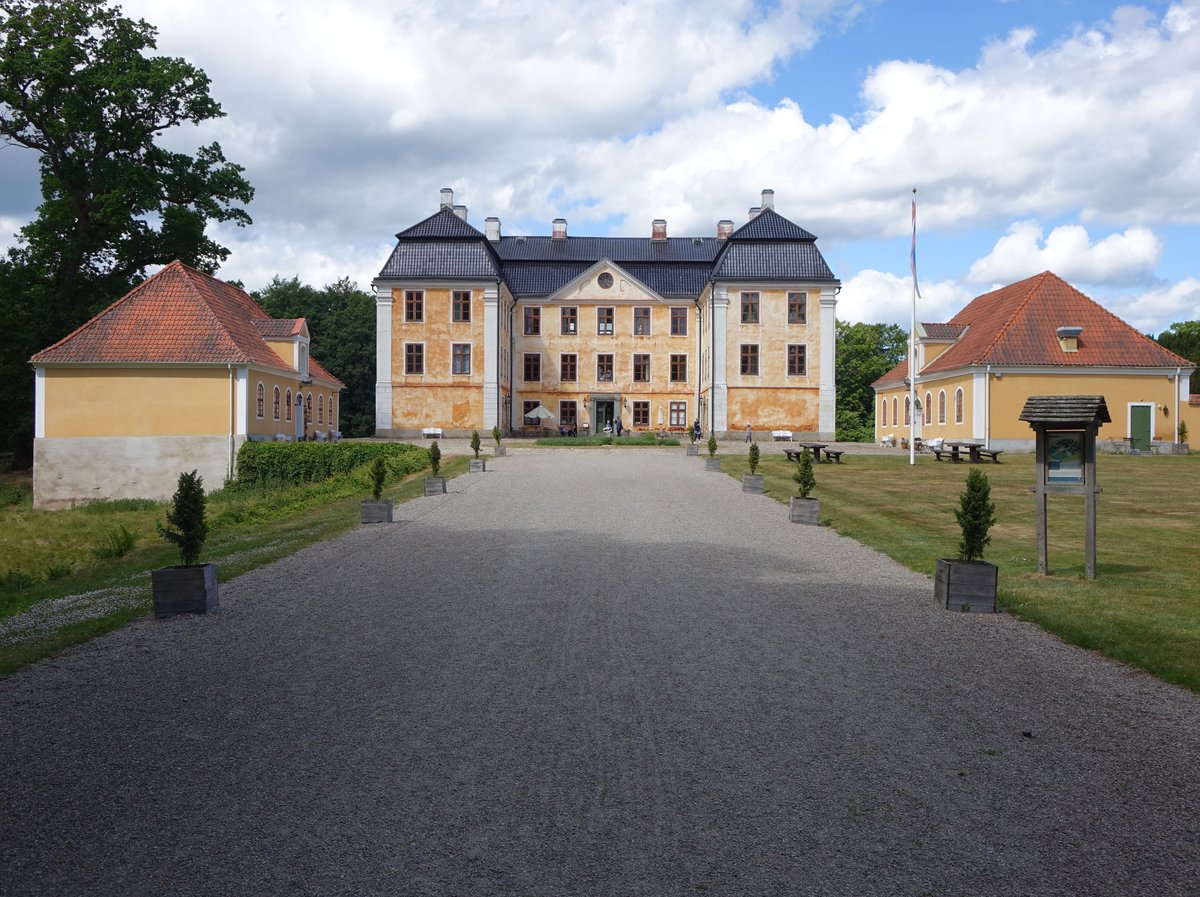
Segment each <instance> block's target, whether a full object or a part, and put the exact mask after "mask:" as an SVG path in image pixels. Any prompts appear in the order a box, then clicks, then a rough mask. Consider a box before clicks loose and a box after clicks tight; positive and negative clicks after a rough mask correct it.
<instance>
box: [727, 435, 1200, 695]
mask: <svg viewBox="0 0 1200 897" xmlns="http://www.w3.org/2000/svg"><path fill="white" fill-rule="evenodd" d="M719 457H720V458H721V466H722V470H724V471H725V472H727V473H729V474H730V475H732V476H734V477H737V478H740V477H741V476H742V474H745V473H749V470H750V467H749V463H748V462H747V460H746V458H745V457H744V456H735V455H724V456H719ZM843 460H844V462H845V463H843V464H819V465H815V469H816V476H817V487H816V490H815V491H814V492H813V496H814V497H815V498H819V499H820V500H821V518H822V521H824V522H828V523H829V524H830V525H831V526H832V527H833V528H834V529H836V530H837V531H838V532H839V533H841V534H843V535H846V536H850V537H851V538H854V539H857V540H858V541H860V542H863V543H865V544H867V545H870V546H871V547H873V548H875V549H877V550H879V551H881V552H883V553H884V554H886V555H888V556H889V557H891V558H893V559H895V560H896V561H899V562H900V563H901V564H903V565H904V566H906V567H909V568H910V569H912V570H916V571H918V572H920V573H925V574H928V575H929V576H932V575H933V571H934V566H935V561H936V559H937V558H938V557H954V556H955V554H956V553H957V549H958V542H959V538H960V534H959V529H958V523H957V521H956V520H955V518H954V509H955V508H956V507H957V506H958V500H959V495H960V494H961V492H962V491H963V488H964V486H965V481H966V475H967V470H968V469H969V465H967V464H958V465H954V464H950V463H947V462H941V463H939V462H936V461H934V460H933V459H932V458H930V457H926V456H918V458H917V464H916V465H915V466H911V467H910V466H909V464H908V458H907V457H903V458H901V457H890V456H875V455H847V456H846V457H845V458H844V459H843ZM982 469H983V471H984V472H985V473H986V474H987V476H988V480H989V482H990V483H991V487H992V501H993V502H995V504H996V509H997V523H996V525H995V526H994V527H993V528H992V531H991V539H992V541H991V544H990V545H989V546H988V548H987V552H986V554H985V559H986V560H988V561H991V562H992V563H994V564H997V565H998V566H999V568H1000V588H999V599H1000V602H1001V604H1002V605H1003V606H1004V608H1005V609H1006V610H1008V611H1009V612H1010V613H1012V614H1014V615H1016V616H1018V617H1020V618H1022V619H1025V620H1029V621H1032V622H1034V623H1037V624H1038V625H1040V626H1043V627H1045V628H1046V629H1048V630H1050V631H1051V632H1053V633H1055V634H1056V635H1058V636H1059V637H1061V638H1062V639H1063V640H1064V641H1067V642H1069V643H1071V644H1074V645H1079V646H1081V647H1084V648H1089V649H1092V650H1096V651H1100V652H1101V653H1103V654H1106V655H1108V656H1109V657H1112V658H1114V659H1116V660H1120V661H1123V662H1125V663H1128V664H1131V665H1133V666H1136V667H1140V668H1141V669H1143V670H1146V671H1147V672H1150V673H1153V674H1154V675H1155V676H1158V677H1160V678H1162V679H1165V680H1167V681H1168V682H1174V683H1177V684H1179V685H1183V686H1186V687H1187V688H1189V689H1192V690H1194V691H1200V552H1197V551H1196V544H1195V543H1196V533H1197V525H1196V497H1197V496H1200V455H1187V456H1179V455H1168V456H1138V457H1134V456H1126V455H1103V456H1102V457H1101V458H1100V461H1099V466H1098V470H1097V473H1098V476H1099V481H1100V486H1101V487H1102V489H1103V492H1101V493H1100V496H1099V509H1098V514H1097V530H1098V536H1097V538H1098V542H1097V558H1098V560H1097V567H1098V575H1097V578H1096V579H1095V580H1093V581H1088V580H1086V579H1084V578H1083V576H1084V568H1083V561H1084V558H1083V498H1082V496H1065V495H1052V496H1050V501H1049V534H1050V540H1049V567H1050V573H1049V574H1048V575H1045V576H1043V575H1040V574H1039V573H1038V572H1037V544H1036V542H1035V540H1034V538H1035V536H1034V507H1033V497H1032V495H1031V493H1030V489H1031V488H1032V486H1033V479H1034V461H1033V456H1032V455H1014V456H1011V457H1010V458H1005V462H1004V463H1002V464H984V465H983V466H982ZM794 471H795V465H794V464H792V463H790V462H788V461H787V460H786V459H783V458H778V457H764V458H763V459H762V460H761V461H760V462H759V466H758V472H759V473H760V474H762V475H764V477H765V483H764V486H765V491H766V494H768V495H770V496H771V497H772V498H775V499H776V500H778V501H780V502H784V503H786V502H787V501H788V498H789V497H790V496H792V495H795V494H796V484H795V483H794V482H793V481H792V479H791V476H792V473H793V472H794ZM1187 496H1191V498H1190V499H1188V498H1187ZM932 590H933V584H932V582H931V583H930V595H931V596H932V593H933V592H932Z"/></svg>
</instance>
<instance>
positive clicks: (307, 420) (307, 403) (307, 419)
mask: <svg viewBox="0 0 1200 897" xmlns="http://www.w3.org/2000/svg"><path fill="white" fill-rule="evenodd" d="M311 423H312V393H311V392H310V393H309V394H308V395H307V396H305V397H304V426H306V427H307V426H308V425H309V424H311Z"/></svg>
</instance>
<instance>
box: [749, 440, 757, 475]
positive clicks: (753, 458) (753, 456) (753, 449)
mask: <svg viewBox="0 0 1200 897" xmlns="http://www.w3.org/2000/svg"><path fill="white" fill-rule="evenodd" d="M756 470H758V443H757V442H752V443H750V475H751V476H753V475H754V472H755V471H756Z"/></svg>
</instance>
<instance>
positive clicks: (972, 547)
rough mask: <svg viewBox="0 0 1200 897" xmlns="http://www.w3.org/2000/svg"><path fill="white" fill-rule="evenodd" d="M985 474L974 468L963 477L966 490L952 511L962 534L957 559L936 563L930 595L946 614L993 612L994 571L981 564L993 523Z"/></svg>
mask: <svg viewBox="0 0 1200 897" xmlns="http://www.w3.org/2000/svg"><path fill="white" fill-rule="evenodd" d="M991 494H992V490H991V487H990V486H989V485H988V478H987V474H985V473H984V472H983V471H982V470H980V469H979V468H974V469H973V470H971V472H970V473H968V474H967V488H966V491H965V492H963V493H962V494H961V495H960V496H959V502H960V504H959V507H958V508H957V509H956V510H955V511H954V516H955V517H956V518H957V519H958V526H959V528H960V529H961V530H962V541H961V542H960V543H959V545H958V557H957V558H955V559H953V560H950V559H947V558H938V559H937V571H936V573H935V575H934V580H933V594H934V596H935V597H936V598H937V600H938V602H939V603H941V604H942V605H943V606H944V607H945V608H946V609H947V610H960V611H987V612H989V613H995V611H996V579H997V573H998V570H997V567H996V565H995V564H989V563H988V562H987V561H985V560H983V549H984V546H986V545H987V544H988V543H989V542H991V541H992V537H991V536H989V535H988V530H989V529H991V528H992V524H993V523H995V522H996V506H995V505H994V504H993V503H992V500H991Z"/></svg>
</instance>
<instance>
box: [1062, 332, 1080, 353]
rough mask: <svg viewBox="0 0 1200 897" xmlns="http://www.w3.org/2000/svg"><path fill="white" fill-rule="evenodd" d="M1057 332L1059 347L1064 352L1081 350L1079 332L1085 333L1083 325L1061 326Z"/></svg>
mask: <svg viewBox="0 0 1200 897" xmlns="http://www.w3.org/2000/svg"><path fill="white" fill-rule="evenodd" d="M1057 333H1058V345H1059V348H1061V349H1062V350H1063V351H1064V352H1078V351H1079V334H1081V333H1083V328H1082V327H1059V328H1058V331H1057Z"/></svg>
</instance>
